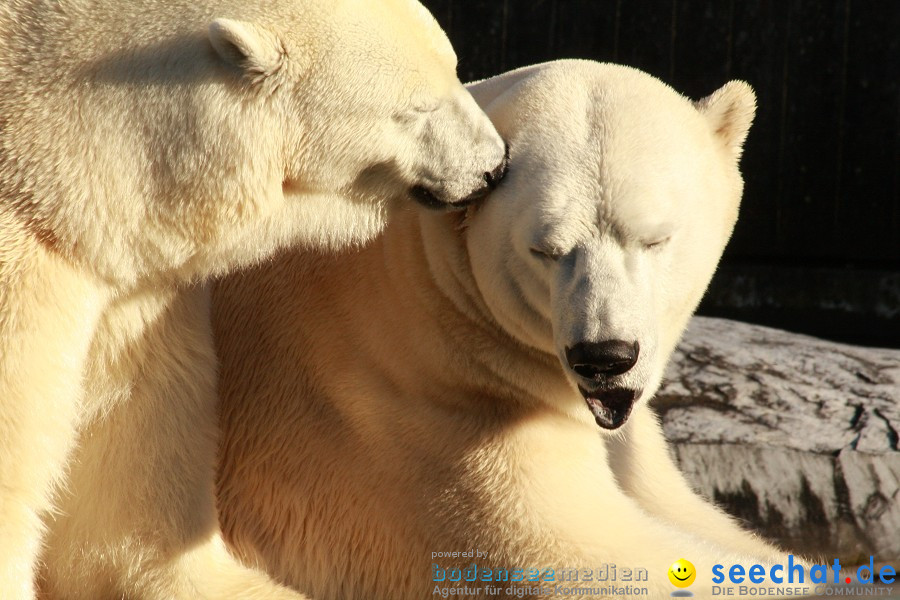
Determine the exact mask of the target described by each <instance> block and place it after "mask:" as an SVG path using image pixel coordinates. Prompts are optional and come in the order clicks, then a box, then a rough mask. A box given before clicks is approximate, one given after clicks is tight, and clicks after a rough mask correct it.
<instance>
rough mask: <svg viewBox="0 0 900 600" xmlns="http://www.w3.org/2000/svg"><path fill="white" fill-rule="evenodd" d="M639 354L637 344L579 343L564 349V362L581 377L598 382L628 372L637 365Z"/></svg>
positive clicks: (611, 342) (616, 342)
mask: <svg viewBox="0 0 900 600" xmlns="http://www.w3.org/2000/svg"><path fill="white" fill-rule="evenodd" d="M639 352H640V344H638V343H637V342H632V343H629V342H625V341H623V340H607V341H605V342H579V343H578V344H575V345H574V346H572V347H571V348H566V360H567V361H568V362H569V366H570V367H572V370H573V371H575V372H576V373H578V375H580V376H581V377H584V378H585V379H592V380H598V379H601V378H604V377H613V376H615V375H621V374H622V373H626V372H628V371H630V370H631V368H632V367H633V366H634V365H635V364H636V363H637V359H638V353H639Z"/></svg>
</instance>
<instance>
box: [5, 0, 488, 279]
mask: <svg viewBox="0 0 900 600" xmlns="http://www.w3.org/2000/svg"><path fill="white" fill-rule="evenodd" d="M120 4H121V3H118V4H117V3H112V4H104V3H101V4H99V5H96V6H95V5H91V7H90V10H88V9H87V8H86V9H85V10H84V11H82V10H74V9H73V10H72V11H68V10H58V8H59V7H58V6H57V5H56V3H37V4H34V5H33V6H32V4H29V5H27V7H26V6H25V5H22V6H21V7H20V8H17V9H16V10H21V12H22V13H23V14H22V15H18V14H16V15H15V16H16V18H13V19H9V18H6V17H2V18H0V29H3V31H4V36H3V37H2V44H3V46H4V48H5V49H6V51H5V52H3V53H0V56H2V58H0V71H2V73H4V74H5V75H4V77H6V79H4V81H6V82H7V83H8V85H7V86H6V87H5V88H4V89H5V91H4V92H3V95H2V103H3V107H4V108H3V111H4V112H3V123H4V125H3V127H4V129H3V137H2V144H0V145H2V147H0V155H2V157H15V159H10V160H0V180H2V181H3V182H4V188H3V189H4V197H5V198H10V199H12V200H10V202H9V203H8V204H10V205H12V206H14V207H15V210H16V211H18V213H20V214H19V215H18V216H17V219H18V220H19V221H21V222H22V223H27V224H28V227H29V228H30V229H32V230H33V231H34V235H35V236H37V237H39V238H40V239H46V240H53V242H52V244H49V246H52V250H53V251H55V252H58V253H59V254H61V255H64V256H66V257H67V258H68V259H70V260H71V261H73V262H76V263H78V264H79V266H80V267H81V268H83V269H85V270H88V271H90V272H92V273H94V274H96V275H97V276H98V277H99V278H100V279H102V280H103V281H106V282H109V283H111V284H112V285H114V286H116V287H119V288H123V289H124V288H129V289H130V288H133V287H135V286H142V285H144V284H145V283H147V282H152V284H153V285H155V284H156V283H157V282H159V281H162V280H164V281H166V282H168V281H175V282H178V281H184V280H194V279H197V278H202V277H207V276H209V275H211V274H216V273H224V272H228V271H231V270H233V269H234V268H236V267H238V266H240V265H246V264H252V263H254V262H255V261H258V260H260V259H262V258H264V257H266V256H268V255H271V253H272V252H273V251H275V250H276V249H278V248H283V247H285V246H288V245H302V244H305V245H307V246H313V247H330V248H338V247H345V246H347V245H348V244H354V243H359V242H363V241H366V240H368V239H370V238H371V237H372V236H373V235H375V234H377V233H378V232H379V231H380V230H381V229H382V228H383V227H384V225H385V223H386V220H387V218H388V216H389V214H390V211H391V209H393V208H396V207H398V206H406V205H411V204H412V203H414V202H417V203H420V204H425V205H426V206H429V207H433V208H440V207H453V206H464V205H466V204H468V203H471V202H472V201H474V200H477V199H479V198H480V197H482V196H483V195H485V194H486V193H487V191H488V190H490V189H492V188H493V187H495V186H496V185H497V183H498V182H499V180H500V178H501V177H502V176H503V174H504V173H505V168H506V147H505V143H504V141H503V140H502V138H501V137H500V136H499V134H498V133H497V131H496V130H495V128H494V126H493V125H492V124H491V122H490V120H489V119H488V118H487V116H486V115H485V114H484V113H483V112H482V110H481V108H480V107H479V106H478V105H477V104H476V103H475V101H474V99H473V98H472V97H471V95H470V94H469V93H468V92H467V91H466V89H465V88H464V87H463V85H462V84H461V83H460V82H459V79H458V78H457V76H456V57H455V55H454V53H453V49H452V48H451V46H450V43H449V42H448V40H447V37H446V36H445V34H444V32H443V31H442V30H441V29H440V27H438V25H437V23H436V22H435V20H434V19H433V18H432V16H431V15H430V14H429V13H428V12H427V11H426V10H425V9H424V8H423V7H422V5H421V4H420V3H419V2H417V1H416V0H378V1H377V2H373V1H371V0H270V1H267V2H243V1H241V0H205V1H202V2H195V1H193V0H170V1H167V2H152V3H143V4H141V5H140V6H139V7H137V6H132V5H131V4H128V3H126V4H125V5H121V6H120ZM32 9H33V10H39V11H40V15H39V16H35V15H32V14H31V13H30V11H32ZM132 9H134V10H132ZM10 65H12V66H10ZM2 157H0V158H2Z"/></svg>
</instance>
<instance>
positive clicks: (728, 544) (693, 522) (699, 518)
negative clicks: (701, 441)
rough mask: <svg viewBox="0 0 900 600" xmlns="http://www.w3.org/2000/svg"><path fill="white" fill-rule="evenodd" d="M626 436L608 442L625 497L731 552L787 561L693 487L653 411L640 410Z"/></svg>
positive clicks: (625, 432) (614, 468)
mask: <svg viewBox="0 0 900 600" xmlns="http://www.w3.org/2000/svg"><path fill="white" fill-rule="evenodd" d="M623 434H624V435H622V436H621V437H616V438H613V439H611V440H610V441H609V443H608V448H609V455H610V466H611V468H612V470H613V472H614V473H615V477H616V480H617V481H619V483H620V485H621V486H622V489H623V490H624V491H625V493H626V494H627V495H628V496H630V497H632V498H633V499H634V500H635V501H636V502H637V503H638V504H639V505H640V506H641V507H642V508H643V509H644V510H646V511H647V512H649V513H650V514H651V515H653V516H655V517H658V518H659V519H661V520H663V521H665V522H668V523H671V524H673V525H675V526H676V527H679V528H681V529H683V530H685V531H691V532H693V533H694V534H695V535H698V536H699V537H701V538H704V539H708V540H710V541H711V542H713V543H716V544H718V545H720V546H722V547H723V548H726V549H728V550H729V551H731V552H735V553H739V554H744V555H747V556H753V557H757V558H761V559H765V560H773V561H774V560H779V559H783V558H784V553H783V552H780V551H779V550H778V549H777V548H776V547H775V546H772V545H770V544H768V543H766V542H765V541H763V540H761V539H760V538H758V537H756V536H755V535H753V534H751V533H749V532H747V531H744V530H743V529H741V528H740V527H739V526H738V525H737V523H736V522H735V520H734V519H732V518H731V517H729V516H727V515H726V514H725V513H724V512H722V511H721V510H720V509H718V508H717V507H715V506H714V505H713V504H712V503H710V502H709V501H707V500H704V499H703V498H701V497H700V496H699V495H697V494H696V493H695V492H694V491H693V490H692V489H691V488H690V486H689V485H688V483H687V481H686V480H685V478H684V476H683V475H682V473H681V470H680V469H679V468H678V466H677V465H676V464H675V461H674V460H673V459H672V457H671V455H670V454H669V449H668V442H666V439H665V437H664V435H663V431H662V426H661V425H660V423H659V419H658V418H657V417H656V415H655V414H653V413H652V412H651V411H650V410H649V408H647V407H645V406H643V407H640V409H639V410H636V411H635V412H634V414H633V415H632V417H631V419H630V420H629V423H628V424H627V425H626V427H625V429H624V431H623ZM647 473H653V477H652V478H649V477H647Z"/></svg>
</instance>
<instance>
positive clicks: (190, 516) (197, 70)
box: [0, 0, 505, 600]
mask: <svg viewBox="0 0 900 600" xmlns="http://www.w3.org/2000/svg"><path fill="white" fill-rule="evenodd" d="M455 64H456V58H455V56H454V54H453V50H452V48H451V46H450V44H449V42H448V41H447V38H446V37H445V35H444V33H443V32H442V31H441V30H440V28H439V27H438V26H437V24H436V22H435V21H434V20H433V19H432V17H431V16H430V14H429V13H428V12H427V11H426V10H425V9H424V8H423V7H422V5H421V4H419V3H418V2H416V1H415V0H382V1H379V2H369V1H368V0H291V1H288V0H273V1H268V2H243V1H238V0H201V1H199V2H198V1H196V0H190V1H188V0H167V1H165V2H131V1H121V0H120V1H118V2H93V1H88V0H63V1H58V0H11V1H7V2H4V3H3V4H2V6H0V84H2V85H0V590H2V592H0V595H2V596H3V598H4V599H11V600H22V599H28V598H33V597H34V593H35V590H34V583H33V580H34V579H38V580H40V582H41V583H42V587H43V594H44V595H46V597H49V598H57V597H60V598H89V599H91V600H97V599H105V598H121V597H126V598H140V599H153V598H160V599H162V598H165V599H172V598H185V599H188V598H189V599H192V600H193V599H197V598H206V599H209V598H238V597H240V598H295V597H297V595H296V594H295V593H294V592H291V591H289V590H287V589H286V588H280V587H276V586H275V585H273V584H272V583H270V582H269V580H268V578H265V577H263V576H262V575H260V574H257V573H255V572H253V571H250V570H248V569H246V568H244V567H241V566H240V565H238V563H237V562H236V561H234V560H233V559H231V558H230V557H229V556H228V554H227V553H226V551H225V549H224V545H223V544H222V542H221V539H220V536H219V534H218V526H217V519H216V515H215V510H214V483H213V481H214V464H215V456H214V454H215V448H216V443H217V442H216V435H217V434H216V432H217V430H216V426H215V405H214V402H215V391H214V370H215V366H214V362H213V361H214V355H213V351H212V338H211V333H210V330H209V323H208V312H207V303H206V301H205V300H204V297H203V292H202V290H201V289H200V288H197V287H191V285H192V284H194V283H196V282H198V281H200V280H202V279H203V278H206V277H208V276H210V275H213V274H217V273H223V272H227V271H228V270H230V269H233V268H235V267H236V266H238V265H241V264H247V263H252V262H254V261H259V260H261V259H262V258H263V257H265V256H267V255H268V254H269V253H271V252H273V251H274V250H275V249H276V248H278V247H280V246H284V245H286V244H294V243H296V244H306V245H309V246H314V247H326V246H327V247H339V246H345V245H347V244H350V243H355V242H359V241H363V240H365V239H367V238H369V237H371V236H372V235H373V234H375V233H376V232H378V231H379V230H380V229H381V227H382V226H383V224H384V222H385V218H386V215H387V214H388V213H389V211H391V210H392V209H393V208H394V207H397V206H400V205H403V204H404V203H406V202H407V201H409V200H415V201H417V202H419V203H423V204H425V205H427V206H430V207H441V206H445V205H456V206H463V205H465V204H466V203H469V202H472V201H474V200H476V199H477V198H479V197H481V196H483V195H484V194H485V193H486V191H487V190H488V189H490V188H491V187H492V186H495V185H496V183H497V182H498V180H499V179H500V177H501V176H502V175H503V172H504V165H505V158H504V155H505V145H504V142H503V140H502V139H501V138H500V137H499V135H498V134H497V132H496V130H495V129H494V127H493V126H492V125H491V123H490V121H489V120H488V118H487V116H486V115H484V113H483V112H482V111H481V109H480V108H479V107H478V105H477V104H476V103H475V101H474V100H473V99H472V98H471V96H470V95H469V93H468V92H467V91H466V90H465V88H464V87H463V86H462V84H461V83H460V82H459V80H458V79H457V77H456V74H455ZM42 548H43V549H42ZM39 554H41V556H40V563H41V565H42V568H41V569H40V571H39V572H36V564H37V563H38V555H39Z"/></svg>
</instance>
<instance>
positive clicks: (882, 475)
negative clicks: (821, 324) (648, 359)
mask: <svg viewBox="0 0 900 600" xmlns="http://www.w3.org/2000/svg"><path fill="white" fill-rule="evenodd" d="M653 404H654V406H655V408H656V410H657V411H658V412H659V413H660V415H661V417H662V420H663V426H664V429H665V432H666V436H667V437H668V438H669V440H670V441H671V442H672V443H673V446H674V453H675V456H676V458H677V460H678V462H679V464H680V466H681V468H682V470H683V471H684V472H685V474H686V476H687V477H688V479H689V481H690V482H691V483H692V485H693V486H694V487H695V488H696V489H697V490H698V491H699V492H700V493H702V494H703V495H705V496H707V497H709V498H712V499H713V500H714V501H716V502H717V503H718V504H720V505H721V506H723V508H725V509H726V510H728V511H729V512H731V513H732V514H734V515H736V516H737V517H739V518H741V519H743V520H745V521H746V522H747V523H748V524H749V525H750V526H751V527H752V528H753V529H754V530H756V531H759V532H760V533H761V534H763V535H764V536H766V537H768V538H770V539H772V540H773V541H776V542H778V543H779V544H781V545H782V546H783V547H785V548H786V549H790V550H793V551H796V552H800V553H804V554H813V555H828V556H834V557H837V558H841V559H842V560H847V561H850V562H853V561H860V562H863V561H867V560H868V556H869V555H870V554H874V555H875V557H876V560H878V561H885V562H891V561H892V560H893V561H895V562H896V560H897V559H898V558H900V451H898V431H900V350H887V349H876V348H859V347H854V346H848V345H845V344H837V343H833V342H828V341H824V340H819V339H816V338H811V337H808V336H804V335H797V334H792V333H787V332H783V331H778V330H775V329H771V328H767V327H760V326H756V325H748V324H744V323H738V322H735V321H728V320H724V319H712V318H704V317H696V318H694V320H693V321H692V323H691V326H690V328H689V329H688V332H687V333H686V334H685V337H684V339H683V340H682V343H681V344H680V345H679V347H678V350H677V351H676V353H675V356H674V357H673V360H672V362H671V364H670V365H669V369H668V371H667V373H666V381H665V383H664V385H663V386H662V388H661V389H660V391H659V393H658V394H657V397H656V398H655V399H654V401H653Z"/></svg>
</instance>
